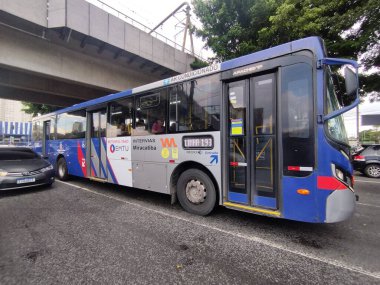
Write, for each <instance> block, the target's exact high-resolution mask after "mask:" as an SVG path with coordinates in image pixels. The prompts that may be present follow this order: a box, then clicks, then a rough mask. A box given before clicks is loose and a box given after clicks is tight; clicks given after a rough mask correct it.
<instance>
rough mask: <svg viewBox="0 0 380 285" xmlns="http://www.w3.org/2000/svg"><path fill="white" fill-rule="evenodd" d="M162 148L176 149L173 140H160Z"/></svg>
mask: <svg viewBox="0 0 380 285" xmlns="http://www.w3.org/2000/svg"><path fill="white" fill-rule="evenodd" d="M160 141H161V145H162V147H177V144H176V143H175V140H174V138H170V139H168V138H165V139H160Z"/></svg>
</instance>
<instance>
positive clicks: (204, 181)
mask: <svg viewBox="0 0 380 285" xmlns="http://www.w3.org/2000/svg"><path fill="white" fill-rule="evenodd" d="M177 197H178V200H179V203H180V204H181V206H182V208H184V209H185V210H186V211H187V212H189V213H192V214H196V215H200V216H206V215H208V214H209V213H211V211H212V210H213V209H214V207H215V203H216V190H215V186H214V183H213V182H212V180H211V179H210V177H209V176H208V175H207V174H206V173H204V172H203V171H201V170H199V169H189V170H186V171H185V172H183V173H182V174H181V176H180V177H179V179H178V182H177Z"/></svg>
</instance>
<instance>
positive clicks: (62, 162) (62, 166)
mask: <svg viewBox="0 0 380 285" xmlns="http://www.w3.org/2000/svg"><path fill="white" fill-rule="evenodd" d="M57 165H58V167H57V168H58V169H57V176H58V178H59V180H62V181H65V180H67V179H69V171H68V169H67V163H66V159H64V158H63V157H61V158H60V159H59V160H58V163H57Z"/></svg>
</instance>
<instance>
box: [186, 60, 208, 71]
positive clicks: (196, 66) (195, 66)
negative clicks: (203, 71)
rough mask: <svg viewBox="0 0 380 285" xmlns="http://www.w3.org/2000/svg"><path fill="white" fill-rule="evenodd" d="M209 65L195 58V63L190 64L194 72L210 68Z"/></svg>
mask: <svg viewBox="0 0 380 285" xmlns="http://www.w3.org/2000/svg"><path fill="white" fill-rule="evenodd" d="M208 65H209V64H208V63H207V62H205V61H202V60H199V59H198V58H195V60H194V61H193V63H190V67H191V68H192V69H193V70H196V69H200V68H202V67H206V66H208Z"/></svg>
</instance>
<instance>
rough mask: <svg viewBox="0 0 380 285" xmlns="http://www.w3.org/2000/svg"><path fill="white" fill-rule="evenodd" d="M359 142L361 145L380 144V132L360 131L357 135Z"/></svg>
mask: <svg viewBox="0 0 380 285" xmlns="http://www.w3.org/2000/svg"><path fill="white" fill-rule="evenodd" d="M359 138H360V141H361V142H362V143H363V142H364V143H365V142H372V143H379V142H380V131H378V130H377V129H376V130H367V131H361V132H360V133H359Z"/></svg>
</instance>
